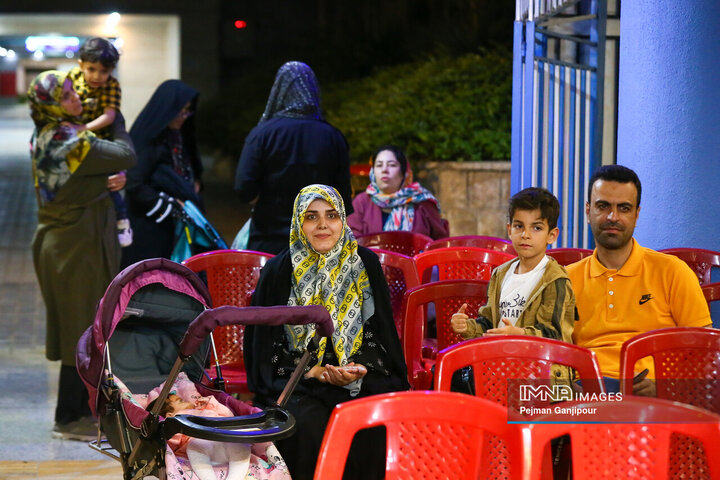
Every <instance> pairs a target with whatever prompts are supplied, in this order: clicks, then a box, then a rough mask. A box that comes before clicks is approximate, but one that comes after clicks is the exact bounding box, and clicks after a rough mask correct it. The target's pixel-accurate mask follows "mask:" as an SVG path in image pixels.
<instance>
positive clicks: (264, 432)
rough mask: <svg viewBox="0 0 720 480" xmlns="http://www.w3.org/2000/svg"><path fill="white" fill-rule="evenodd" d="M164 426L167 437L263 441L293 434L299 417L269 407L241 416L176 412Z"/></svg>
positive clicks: (233, 441)
mask: <svg viewBox="0 0 720 480" xmlns="http://www.w3.org/2000/svg"><path fill="white" fill-rule="evenodd" d="M161 428H162V430H163V433H164V435H165V438H171V437H172V436H173V435H175V434H176V433H182V434H184V435H187V436H189V437H194V438H202V439H205V440H216V441H220V442H231V443H263V442H274V441H276V440H280V439H283V438H286V437H289V436H290V435H292V434H293V433H294V431H295V417H293V416H292V414H291V413H290V412H288V411H287V410H285V409H282V408H278V407H269V408H268V409H266V410H264V411H262V412H258V413H255V414H251V415H243V416H238V417H198V416H195V415H176V416H174V417H168V418H166V419H165V421H164V422H162V424H161Z"/></svg>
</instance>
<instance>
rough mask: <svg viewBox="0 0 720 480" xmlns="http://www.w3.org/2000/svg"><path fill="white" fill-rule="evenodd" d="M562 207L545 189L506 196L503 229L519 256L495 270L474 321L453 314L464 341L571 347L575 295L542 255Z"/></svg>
mask: <svg viewBox="0 0 720 480" xmlns="http://www.w3.org/2000/svg"><path fill="white" fill-rule="evenodd" d="M559 214H560V205H559V203H558V200H557V198H555V196H554V195H553V194H552V193H550V192H549V191H547V190H546V189H544V188H536V187H531V188H526V189H524V190H522V191H520V192H518V193H516V194H515V195H513V196H512V198H510V208H509V212H508V218H509V223H508V224H507V231H508V236H509V237H510V240H511V241H512V244H513V247H514V248H515V251H516V252H517V254H518V258H515V259H513V260H510V261H508V262H506V263H504V264H502V265H500V266H499V267H497V268H496V269H495V270H494V271H493V274H492V277H491V278H490V284H489V285H488V302H487V304H486V305H485V306H484V307H482V308H480V310H479V311H478V318H477V319H474V320H473V319H471V318H469V317H468V316H467V315H466V314H465V308H466V305H463V306H462V307H460V311H458V312H457V313H455V314H454V315H453V316H452V320H451V325H452V329H453V331H455V333H458V334H460V335H461V336H462V337H463V338H466V339H467V338H474V337H480V336H483V335H535V336H538V337H547V338H554V339H557V340H564V341H566V342H568V343H572V332H573V327H574V325H575V294H574V293H573V290H572V285H571V284H570V279H569V278H568V275H567V272H566V271H565V268H564V267H563V266H562V265H560V264H559V263H557V262H556V261H555V259H553V258H552V257H548V256H546V255H545V250H546V249H547V247H548V245H550V244H552V243H553V242H554V241H555V239H556V238H557V236H558V233H559V230H558V228H557V220H558V216H559Z"/></svg>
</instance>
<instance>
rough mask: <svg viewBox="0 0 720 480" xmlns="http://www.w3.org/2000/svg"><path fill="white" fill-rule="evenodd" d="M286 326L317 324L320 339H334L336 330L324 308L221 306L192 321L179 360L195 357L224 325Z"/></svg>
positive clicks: (203, 313)
mask: <svg viewBox="0 0 720 480" xmlns="http://www.w3.org/2000/svg"><path fill="white" fill-rule="evenodd" d="M286 323H289V324H292V325H305V324H308V323H314V324H315V325H316V326H317V330H318V334H319V335H320V336H321V337H328V336H330V335H332V332H333V330H334V326H333V323H332V319H331V318H330V314H329V313H328V311H327V310H326V309H325V307H323V306H322V305H308V306H302V307H300V306H297V307H287V306H274V307H233V306H222V307H217V308H211V309H208V310H205V311H204V312H202V313H201V314H200V315H198V316H197V318H195V320H193V321H192V323H191V324H190V326H189V327H188V330H187V332H185V336H184V337H183V339H182V341H181V342H180V356H181V357H188V356H190V355H192V354H193V353H194V352H195V351H196V350H197V349H198V348H199V347H200V345H202V343H203V342H204V341H205V338H207V336H208V335H209V334H210V333H211V332H212V331H213V330H214V329H215V327H221V326H224V325H264V326H276V325H284V324H286Z"/></svg>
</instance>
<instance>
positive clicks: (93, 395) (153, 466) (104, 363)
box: [76, 258, 333, 480]
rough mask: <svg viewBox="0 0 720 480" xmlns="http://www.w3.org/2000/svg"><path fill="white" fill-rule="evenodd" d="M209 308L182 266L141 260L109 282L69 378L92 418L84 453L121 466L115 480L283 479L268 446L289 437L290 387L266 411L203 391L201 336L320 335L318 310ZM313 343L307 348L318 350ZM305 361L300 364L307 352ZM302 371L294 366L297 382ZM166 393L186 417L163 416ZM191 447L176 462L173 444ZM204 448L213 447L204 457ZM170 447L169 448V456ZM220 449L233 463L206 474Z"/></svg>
mask: <svg viewBox="0 0 720 480" xmlns="http://www.w3.org/2000/svg"><path fill="white" fill-rule="evenodd" d="M210 305H211V301H210V294H209V293H208V291H207V288H206V287H205V285H204V284H203V283H202V281H201V280H200V278H199V277H198V276H197V275H196V274H195V273H193V272H192V271H190V270H189V269H188V268H187V267H185V266H183V265H180V264H177V263H175V262H172V261H170V260H167V259H161V258H158V259H151V260H145V261H142V262H138V263H136V264H134V265H131V266H129V267H127V268H126V269H125V270H123V271H122V272H120V274H118V275H117V276H116V277H115V279H114V280H113V281H112V282H111V284H110V285H109V286H108V288H107V290H106V292H105V295H104V296H103V298H102V299H101V301H100V303H99V305H98V311H97V314H96V317H95V321H94V322H93V325H91V326H90V327H89V328H88V329H87V330H86V331H85V333H84V334H83V336H82V337H81V339H80V341H79V342H78V347H77V351H76V363H77V368H78V372H79V374H80V377H81V378H82V380H83V382H84V383H85V386H86V388H87V389H88V392H89V394H90V408H91V410H92V412H93V414H94V415H95V416H96V417H98V419H99V430H98V437H97V440H96V441H94V442H91V444H90V447H91V448H93V449H95V450H96V451H98V452H100V453H102V454H104V455H107V456H109V457H111V458H114V459H116V460H118V461H120V463H121V464H122V467H123V478H124V479H141V478H144V477H146V476H154V477H158V478H160V479H161V480H163V479H167V478H170V479H181V478H182V479H185V480H188V479H195V478H201V479H203V480H204V478H210V479H212V478H226V477H227V475H228V474H229V473H230V472H229V471H230V470H231V471H232V475H233V476H234V477H235V478H261V479H266V480H275V479H278V478H288V477H289V475H288V473H287V469H286V467H285V465H284V462H283V461H282V458H281V457H280V455H279V454H278V453H277V450H275V448H274V446H273V443H272V442H275V441H277V440H279V439H282V438H286V437H287V436H289V435H292V434H293V432H294V429H295V419H294V418H293V416H292V415H291V414H290V413H289V412H287V410H285V409H284V404H285V401H286V400H285V399H286V398H287V397H288V396H289V395H290V392H291V390H292V388H294V384H291V382H288V391H287V392H283V395H281V398H280V399H279V400H278V402H277V404H276V405H272V406H269V407H268V408H266V409H265V410H260V409H258V408H256V407H253V406H251V405H249V404H247V403H244V402H241V401H239V400H237V399H236V398H234V397H232V396H230V395H228V394H226V393H225V392H222V391H220V390H215V389H213V388H210V387H208V386H206V385H203V384H202V383H201V382H200V380H201V379H202V375H203V374H204V366H205V362H206V360H207V358H208V353H209V346H210V339H209V336H210V333H211V332H212V331H213V329H214V328H216V327H218V326H222V325H231V324H243V325H265V324H267V325H280V324H284V323H294V324H306V323H315V324H316V325H317V327H318V332H320V335H324V336H327V335H329V334H331V333H332V329H333V327H332V321H331V320H330V317H329V315H328V313H327V310H326V309H325V308H323V307H322V306H317V305H315V306H311V307H247V308H236V307H219V308H215V309H211V308H210ZM320 335H317V336H316V337H317V338H316V339H315V342H312V343H311V347H309V349H311V348H316V347H317V343H318V342H319V340H320ZM306 356H307V360H306V362H307V361H309V358H310V356H311V353H310V352H307V355H306ZM301 363H302V362H301ZM303 368H304V365H302V364H301V365H299V368H298V373H297V377H298V378H299V377H300V376H301V375H302V369H303ZM121 379H122V380H121ZM161 382H162V383H161ZM158 384H160V386H158V387H156V385H158ZM153 387H154V388H153ZM147 391H149V392H150V393H148V394H133V393H132V392H147ZM172 392H174V393H175V394H176V395H178V396H179V397H180V398H182V399H184V400H185V401H189V402H192V407H193V408H192V410H193V411H191V412H182V413H180V412H174V414H173V415H169V414H168V415H167V416H164V415H162V414H161V413H160V410H161V408H162V407H163V405H164V404H165V402H166V399H167V398H168V397H169V396H170V395H171V393H172ZM173 398H174V397H173ZM153 400H156V401H155V403H154V404H153V405H152V406H150V407H149V410H148V409H147V408H148V405H149V404H150V402H151V401H153ZM171 402H172V401H171ZM184 406H186V407H187V406H189V405H184ZM208 407H211V408H208ZM198 410H199V411H198ZM225 415H230V416H225ZM176 434H180V435H179V436H177V437H176ZM103 437H104V438H103ZM190 439H198V440H202V441H199V442H197V443H196V445H197V448H195V446H193V447H191V448H190V450H192V451H193V453H190V454H189V455H190V456H192V455H194V454H195V453H198V456H197V457H196V459H195V461H193V460H192V459H191V460H190V461H189V462H187V461H186V462H183V459H182V458H181V457H180V454H181V453H182V452H183V449H182V447H183V445H182V442H183V441H184V442H185V445H184V447H185V449H184V451H185V452H188V453H189V451H188V443H190ZM193 441H194V440H193ZM203 441H210V442H212V448H211V449H210V452H208V449H207V448H205V447H208V446H209V445H208V444H207V443H205V444H204V445H203V443H204V442H203ZM173 442H178V444H177V447H176V448H173ZM220 444H222V445H220ZM221 446H222V447H223V448H220V447H221ZM220 450H224V451H225V452H226V453H229V454H228V455H227V457H228V458H232V459H233V460H232V462H233V463H232V465H229V468H228V467H227V466H226V467H224V469H223V468H221V469H219V470H218V468H212V466H211V465H212V463H213V460H217V459H219V458H220V457H217V456H214V455H218V454H220V455H222V453H221V452H220ZM203 452H205V455H204V456H203ZM176 453H178V455H176ZM208 453H211V454H208ZM241 455H242V456H244V457H249V458H248V461H247V462H244V463H243V465H240V464H239V463H236V460H237V459H238V458H239V457H240V456H241ZM225 463H227V462H225ZM193 464H197V466H211V467H210V469H209V470H208V469H206V470H205V472H206V473H207V476H205V477H200V475H199V474H197V472H193V471H192V468H193V467H194V466H195V465H193ZM236 467H238V468H236ZM213 470H214V471H213ZM211 471H212V472H211ZM243 472H245V474H244V475H242V473H243Z"/></svg>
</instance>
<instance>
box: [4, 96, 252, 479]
mask: <svg viewBox="0 0 720 480" xmlns="http://www.w3.org/2000/svg"><path fill="white" fill-rule="evenodd" d="M31 132H32V123H31V121H30V119H29V117H28V114H27V107H26V106H24V105H15V104H11V103H7V102H6V103H0V385H2V389H3V393H2V395H0V480H2V479H5V478H8V479H10V478H12V479H20V478H107V476H106V473H100V472H101V471H102V472H105V470H103V469H107V468H108V467H107V466H106V465H105V464H104V463H102V464H100V465H99V466H98V464H96V463H94V462H84V461H85V460H88V461H89V460H95V461H97V460H103V459H106V457H103V456H102V455H100V454H98V453H96V452H94V451H93V450H91V449H90V448H88V447H87V445H85V444H83V443H79V442H70V441H61V440H53V439H51V437H50V431H51V429H52V425H53V411H54V406H55V398H56V395H57V376H58V371H59V362H48V361H47V360H45V356H44V342H45V317H44V315H45V310H44V306H43V303H42V298H41V296H40V293H39V291H38V287H37V283H36V279H35V274H34V271H33V266H32V258H31V254H30V242H31V240H32V235H33V232H34V229H35V225H36V206H35V197H34V191H33V188H32V181H31V172H30V162H29V155H28V147H27V145H28V139H29V138H30V135H31ZM208 170H209V171H208V175H207V179H206V194H205V195H206V202H207V208H208V218H209V219H210V221H211V222H212V223H213V224H214V225H215V227H216V228H217V229H218V230H219V231H220V233H221V234H222V235H223V236H224V237H225V238H226V240H227V241H228V243H229V242H231V241H232V237H233V235H234V233H235V232H236V231H237V230H238V228H239V227H240V226H241V225H242V223H243V222H244V221H245V219H246V218H247V216H248V209H247V207H244V206H238V205H237V202H236V201H234V200H233V196H232V188H231V185H230V182H229V181H223V180H220V179H218V178H214V177H213V175H212V169H208ZM98 457H100V458H98ZM66 460H74V461H75V462H69V463H68V462H65V461H66ZM38 462H39V463H38ZM45 462H50V463H45ZM73 465H74V466H73ZM78 466H80V467H78ZM118 467H119V464H118ZM68 469H70V471H68ZM73 469H79V470H73ZM83 469H85V470H89V471H90V473H89V474H88V475H84V474H79V473H78V474H74V473H73V472H74V471H76V472H79V471H80V470H83ZM98 469H99V470H98ZM110 470H111V471H113V469H112V468H110ZM93 471H94V473H92V472H93ZM38 472H41V473H38ZM42 472H44V473H42ZM112 477H114V478H119V477H118V476H117V475H111V478H112Z"/></svg>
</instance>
